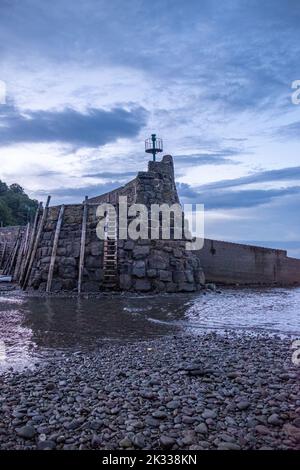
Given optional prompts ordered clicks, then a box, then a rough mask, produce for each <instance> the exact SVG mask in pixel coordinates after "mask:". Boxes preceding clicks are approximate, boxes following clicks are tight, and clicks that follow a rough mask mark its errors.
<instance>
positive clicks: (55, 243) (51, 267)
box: [46, 205, 65, 292]
mask: <svg viewBox="0 0 300 470" xmlns="http://www.w3.org/2000/svg"><path fill="white" fill-rule="evenodd" d="M64 210H65V206H64V205H62V206H61V208H60V211H59V215H58V219H57V224H56V229H55V235H54V241H53V247H52V254H51V260H50V265H49V272H48V280H47V287H46V292H51V284H52V279H53V271H54V266H55V259H56V252H57V247H58V240H59V235H60V230H61V226H62V222H63V217H64Z"/></svg>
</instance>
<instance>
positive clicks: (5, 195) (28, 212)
mask: <svg viewBox="0 0 300 470" xmlns="http://www.w3.org/2000/svg"><path fill="white" fill-rule="evenodd" d="M37 206H38V202H37V201H36V200H33V199H30V198H29V197H28V195H27V194H25V192H24V189H23V188H22V187H21V186H20V185H19V184H12V185H10V186H7V184H6V183H4V182H2V181H1V180H0V226H4V227H5V226H7V225H25V224H26V223H27V222H29V221H31V220H32V219H33V217H34V213H35V211H36V208H37Z"/></svg>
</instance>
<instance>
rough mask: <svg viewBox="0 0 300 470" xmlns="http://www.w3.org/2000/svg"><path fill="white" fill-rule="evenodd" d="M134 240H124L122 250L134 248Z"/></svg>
mask: <svg viewBox="0 0 300 470" xmlns="http://www.w3.org/2000/svg"><path fill="white" fill-rule="evenodd" d="M134 245H135V244H134V241H133V240H126V241H125V245H124V250H133V248H134Z"/></svg>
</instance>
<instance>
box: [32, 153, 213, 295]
mask: <svg viewBox="0 0 300 470" xmlns="http://www.w3.org/2000/svg"><path fill="white" fill-rule="evenodd" d="M119 196H127V198H128V204H129V205H130V204H132V203H142V204H145V205H147V207H149V206H150V204H152V203H156V204H162V203H166V204H169V205H172V204H174V203H178V202H179V198H178V195H177V191H176V186H175V182H174V167H173V159H172V157H171V156H169V155H167V156H164V157H163V159H162V161H161V162H149V165H148V171H147V172H140V173H138V175H137V177H136V178H135V179H134V180H132V181H131V182H129V183H128V184H127V185H125V186H123V187H122V188H118V189H116V190H114V191H112V192H110V193H107V194H103V195H101V196H98V197H96V198H92V199H89V200H88V218H87V225H86V243H85V258H84V270H83V279H82V291H83V292H98V291H99V290H102V289H103V279H104V263H103V260H104V241H103V240H99V239H98V238H97V233H96V227H97V224H98V222H99V219H98V218H97V215H96V211H97V207H98V204H101V203H103V202H108V203H111V204H113V205H115V207H116V209H118V197H119ZM60 207H61V206H57V207H50V208H49V211H48V215H47V219H46V222H45V225H44V229H43V233H42V237H41V239H40V242H39V246H38V250H37V253H36V256H35V261H34V264H33V269H32V272H31V277H30V280H29V284H28V287H29V288H33V289H38V290H41V291H43V290H45V289H46V285H47V278H48V273H49V266H50V260H51V253H52V247H53V242H54V235H55V229H56V224H57V220H58V216H59V211H60ZM82 217H83V204H77V205H67V206H65V211H64V217H63V222H62V228H61V231H60V236H59V241H58V248H57V253H56V259H55V265H54V272H53V281H52V289H51V290H52V291H54V292H57V291H61V290H68V291H70V290H71V291H72V290H74V291H75V290H77V285H78V276H79V259H80V243H81V231H82ZM150 222H151V217H150ZM117 278H118V281H117V289H120V290H125V291H135V292H148V291H155V292H193V291H196V290H198V289H200V288H201V286H202V285H203V284H204V283H205V278H204V274H203V271H202V269H201V266H200V261H199V258H198V257H197V256H196V255H195V254H193V253H191V252H188V251H186V250H185V241H184V240H150V239H149V240H142V239H139V240H131V239H128V240H118V242H117Z"/></svg>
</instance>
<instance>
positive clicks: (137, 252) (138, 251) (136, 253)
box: [133, 245, 150, 259]
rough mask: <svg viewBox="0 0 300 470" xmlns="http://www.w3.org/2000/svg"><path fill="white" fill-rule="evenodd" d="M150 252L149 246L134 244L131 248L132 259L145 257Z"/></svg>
mask: <svg viewBox="0 0 300 470" xmlns="http://www.w3.org/2000/svg"><path fill="white" fill-rule="evenodd" d="M149 253H150V246H147V245H145V246H143V245H142V246H135V247H134V249H133V258H134V259H143V258H146V256H148V255H149Z"/></svg>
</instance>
